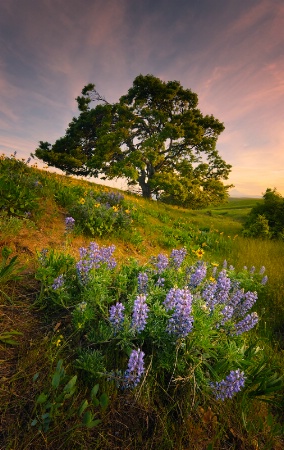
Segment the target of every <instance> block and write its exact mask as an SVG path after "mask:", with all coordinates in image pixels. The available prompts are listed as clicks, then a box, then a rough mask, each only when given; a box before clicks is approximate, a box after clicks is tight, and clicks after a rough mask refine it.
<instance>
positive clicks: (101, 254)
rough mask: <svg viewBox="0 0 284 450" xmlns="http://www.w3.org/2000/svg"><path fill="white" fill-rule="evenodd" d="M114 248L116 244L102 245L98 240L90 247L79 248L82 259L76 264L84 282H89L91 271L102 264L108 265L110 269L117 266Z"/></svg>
mask: <svg viewBox="0 0 284 450" xmlns="http://www.w3.org/2000/svg"><path fill="white" fill-rule="evenodd" d="M114 250H115V246H114V245H110V246H109V247H100V246H99V245H98V244H97V243H96V242H91V243H90V246H89V248H85V247H81V248H80V249H79V253H80V258H81V259H80V260H79V261H78V263H77V264H76V270H77V274H78V277H79V280H80V281H81V282H82V283H83V284H85V283H87V282H88V280H89V272H90V271H91V270H92V269H98V268H99V267H101V266H102V265H106V267H107V268H108V269H113V268H114V267H115V266H116V261H115V259H114V258H113V257H112V254H113V252H114Z"/></svg>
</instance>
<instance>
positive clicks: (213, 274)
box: [212, 266, 217, 278]
mask: <svg viewBox="0 0 284 450" xmlns="http://www.w3.org/2000/svg"><path fill="white" fill-rule="evenodd" d="M216 273H217V266H214V267H213V269H212V277H213V278H215V276H216Z"/></svg>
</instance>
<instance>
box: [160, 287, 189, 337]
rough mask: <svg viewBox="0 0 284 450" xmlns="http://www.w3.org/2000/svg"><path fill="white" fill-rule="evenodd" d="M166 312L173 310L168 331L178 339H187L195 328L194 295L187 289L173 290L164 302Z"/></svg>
mask: <svg viewBox="0 0 284 450" xmlns="http://www.w3.org/2000/svg"><path fill="white" fill-rule="evenodd" d="M164 305H165V308H166V311H169V310H173V313H172V316H171V317H170V319H169V322H168V326H167V331H168V332H169V333H170V334H174V335H175V336H176V337H177V338H185V337H186V336H187V335H188V334H189V333H190V332H191V331H192V327H193V316H192V315H191V306H192V295H191V293H190V292H189V290H188V289H187V288H185V289H175V288H173V289H171V290H170V291H169V293H168V295H167V297H166V299H165V301H164Z"/></svg>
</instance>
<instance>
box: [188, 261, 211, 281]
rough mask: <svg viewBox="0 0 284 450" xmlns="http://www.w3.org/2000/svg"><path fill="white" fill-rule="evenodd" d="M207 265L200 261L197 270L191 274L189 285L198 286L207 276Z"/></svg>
mask: <svg viewBox="0 0 284 450" xmlns="http://www.w3.org/2000/svg"><path fill="white" fill-rule="evenodd" d="M206 272H207V267H206V264H205V263H204V262H203V261H198V263H197V267H196V269H195V271H194V272H193V273H192V274H191V277H190V280H189V286H191V287H193V288H196V287H197V286H198V285H199V284H200V283H201V282H202V280H203V279H204V278H205V277H206Z"/></svg>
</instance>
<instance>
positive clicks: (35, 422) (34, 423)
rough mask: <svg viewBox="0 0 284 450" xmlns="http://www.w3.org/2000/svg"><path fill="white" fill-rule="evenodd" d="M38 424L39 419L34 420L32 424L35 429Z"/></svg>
mask: <svg viewBox="0 0 284 450" xmlns="http://www.w3.org/2000/svg"><path fill="white" fill-rule="evenodd" d="M37 422H38V421H37V419H34V420H33V421H32V423H31V426H32V427H34V426H35V425H36V424H37Z"/></svg>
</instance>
